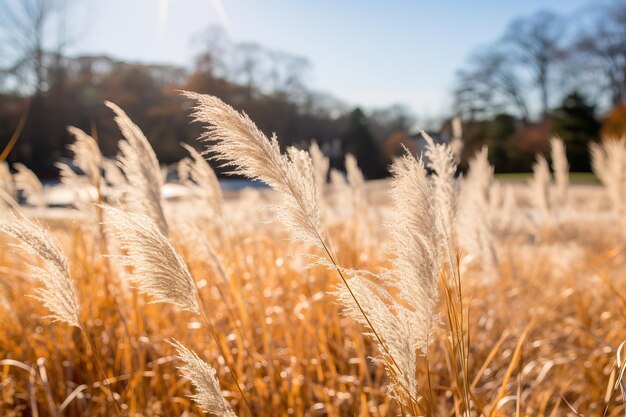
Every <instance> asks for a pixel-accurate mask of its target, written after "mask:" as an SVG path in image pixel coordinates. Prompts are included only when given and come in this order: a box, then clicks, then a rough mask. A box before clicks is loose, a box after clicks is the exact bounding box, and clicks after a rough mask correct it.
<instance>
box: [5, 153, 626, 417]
mask: <svg viewBox="0 0 626 417" xmlns="http://www.w3.org/2000/svg"><path fill="white" fill-rule="evenodd" d="M296 156H297V155H296V154H295V153H294V154H293V158H295V157H296ZM286 161H287V162H286ZM288 161H289V160H285V161H280V162H279V163H278V164H279V165H280V164H283V163H298V162H293V161H295V159H292V160H291V161H292V162H288ZM322 165H323V164H322ZM311 175H313V174H312V173H311ZM312 180H313V181H317V184H319V183H320V181H319V176H318V178H317V180H315V179H314V178H313V177H312ZM294 181H295V179H294ZM496 184H498V183H497V182H496ZM499 186H500V187H502V188H507V187H508V186H504V185H502V184H500V185H499ZM194 187H195V186H194ZM194 187H190V188H193V189H196V188H197V187H195V188H194ZM342 187H343V188H342V193H345V191H346V190H349V187H350V186H349V185H347V184H343V185H342ZM346 187H348V188H346ZM359 187H361V189H360V191H359V193H360V195H361V196H360V197H359V201H360V203H359V204H355V205H354V206H355V207H357V206H358V207H360V206H361V205H362V203H363V201H365V202H366V203H367V206H366V208H365V212H357V211H356V210H354V209H346V207H343V206H341V207H337V205H336V203H335V202H339V203H340V204H343V203H341V202H346V201H347V200H346V196H345V195H340V196H336V195H335V194H334V193H333V191H332V189H327V190H326V191H325V192H323V193H321V196H322V198H320V199H319V203H320V204H322V207H321V208H320V211H321V212H322V213H323V215H322V216H321V217H322V219H323V227H324V233H325V234H324V238H325V239H327V241H328V242H331V243H332V248H333V250H334V257H335V261H336V262H337V264H339V265H341V266H343V267H345V268H350V269H354V270H367V271H371V272H375V273H379V272H381V271H382V270H383V269H384V268H393V266H394V265H393V263H392V261H393V257H390V256H389V254H388V253H386V252H385V251H384V250H383V249H382V248H383V247H389V246H391V247H393V245H391V240H392V239H393V235H389V233H388V229H387V228H385V227H384V224H386V223H389V222H390V221H393V219H394V216H397V214H398V213H397V212H396V211H394V210H392V209H391V206H390V205H391V204H392V201H391V200H390V199H389V198H388V196H387V190H388V188H389V187H388V184H387V183H385V182H383V183H367V184H365V185H360V186H359ZM512 187H514V188H511V189H509V190H508V192H503V194H504V195H512V196H513V197H514V202H513V203H511V202H507V198H509V197H501V199H500V200H501V201H500V202H499V203H498V204H496V203H495V202H494V201H495V200H497V199H496V198H494V197H490V198H491V200H490V202H489V204H493V205H494V206H496V208H492V209H490V210H491V211H490V212H489V216H485V221H486V222H489V227H490V232H491V234H492V235H493V242H492V244H493V246H494V247H495V248H496V250H497V255H498V256H497V261H498V264H497V266H496V268H497V271H495V272H491V271H490V272H489V273H490V274H494V273H495V276H493V277H492V276H490V277H489V278H486V276H485V271H484V268H483V266H482V265H481V263H480V261H477V260H476V258H475V259H470V260H469V261H467V262H465V261H464V262H462V263H461V269H460V274H461V276H460V279H461V285H462V294H461V296H462V299H461V300H458V304H454V303H455V302H456V301H454V300H453V295H454V294H451V295H450V296H448V294H449V292H450V291H451V290H453V288H451V285H453V284H450V282H454V281H450V280H448V279H446V278H444V279H442V280H440V283H441V282H444V283H446V285H442V286H441V288H440V294H441V297H440V298H441V299H440V301H439V302H438V304H437V305H436V306H435V308H436V310H437V312H438V313H439V315H440V317H441V321H442V325H440V326H437V327H436V328H435V330H434V334H433V340H432V344H431V345H430V349H429V355H428V362H426V360H425V358H424V357H423V356H420V355H418V356H417V364H416V368H417V369H416V371H417V372H416V378H417V380H418V386H419V390H420V392H419V394H420V395H422V396H423V397H424V398H423V399H422V400H420V401H421V402H422V405H421V407H422V411H423V412H424V413H426V414H429V415H436V416H446V415H458V416H461V415H463V414H464V412H463V410H464V409H465V408H466V407H469V408H470V410H471V411H470V412H469V414H470V415H473V416H474V415H476V416H478V415H481V414H482V415H488V416H496V415H498V416H514V415H515V416H565V415H574V411H573V409H575V410H576V411H577V412H578V413H580V414H582V415H585V416H591V415H598V416H601V415H603V413H604V411H605V408H606V415H609V416H618V415H623V414H624V406H623V404H622V401H621V399H620V396H619V394H618V392H616V391H615V392H614V390H613V388H614V385H615V381H616V380H617V375H616V369H615V361H616V353H617V352H616V351H617V348H618V346H619V344H620V343H621V342H622V341H623V340H624V339H625V337H626V336H625V332H624V328H626V296H624V295H623V291H622V288H624V285H625V284H626V277H625V276H624V274H623V271H624V270H625V269H624V268H625V267H626V259H625V257H624V254H625V252H624V246H623V235H622V234H621V233H620V232H619V230H616V225H618V224H619V222H618V219H616V218H615V211H610V210H609V209H608V207H611V205H610V204H609V201H611V200H609V197H607V195H606V193H605V192H604V191H603V189H601V188H600V187H599V186H597V187H595V186H594V187H586V188H579V187H577V186H569V189H568V190H567V191H568V192H567V200H568V201H569V203H567V204H565V203H563V204H561V205H560V206H559V207H558V208H554V207H552V206H550V207H549V209H548V210H549V213H548V214H546V213H545V212H544V211H545V208H544V207H542V208H541V209H540V210H538V209H537V208H535V206H534V201H533V199H532V196H531V197H528V187H526V186H524V185H515V186H512ZM542 190H543V189H542ZM542 192H543V191H542ZM492 194H493V193H492ZM205 197H206V196H205V195H199V196H192V197H190V198H189V199H182V200H180V201H176V202H174V201H160V202H159V203H160V204H162V207H163V212H164V219H165V221H166V222H167V225H165V224H163V225H162V227H158V228H157V226H154V225H153V226H152V228H153V229H154V231H153V232H154V233H153V234H154V237H155V242H156V241H159V239H163V240H164V242H163V243H162V244H163V245H165V246H164V247H166V246H167V245H169V244H168V243H167V240H166V239H168V237H166V236H165V234H159V232H158V230H159V229H161V230H167V231H168V234H169V242H170V243H171V247H167V248H166V249H167V250H168V251H174V252H171V253H170V254H169V255H168V256H169V257H170V258H171V259H175V260H176V262H175V263H177V262H179V261H180V262H182V263H181V264H178V263H177V265H178V271H179V272H180V271H183V272H184V273H185V274H187V271H188V273H189V275H190V276H191V279H192V280H193V282H194V284H193V285H194V286H195V288H197V292H198V293H197V294H195V291H194V288H192V287H191V286H190V287H188V288H187V289H188V290H189V294H182V293H181V294H178V295H179V296H180V297H183V298H184V297H185V296H190V297H193V296H197V298H198V301H199V302H198V304H199V306H200V307H201V308H200V310H202V312H203V313H202V314H200V315H198V314H196V313H195V309H192V310H193V311H194V312H189V311H180V308H179V309H177V308H176V307H175V306H173V305H170V304H167V303H165V304H154V303H152V302H153V301H155V300H154V299H153V298H151V297H150V295H145V294H144V292H149V291H145V289H144V290H140V289H136V288H134V287H132V286H130V285H129V282H135V283H136V282H137V280H136V279H133V274H137V273H141V274H149V273H150V270H151V267H150V263H151V262H152V263H154V262H155V260H154V259H152V258H150V259H148V258H146V262H147V263H146V264H142V268H141V269H137V268H136V267H133V266H130V267H129V266H127V265H128V264H130V265H133V264H132V262H130V261H129V262H126V259H125V260H124V262H117V258H115V257H107V256H103V255H104V254H105V253H106V254H109V253H117V254H118V255H132V252H133V251H131V250H129V248H128V247H126V248H125V247H124V242H123V238H125V237H126V238H129V239H130V238H132V236H128V234H126V235H121V234H119V233H118V234H117V235H118V236H117V237H116V235H115V234H111V235H107V234H105V233H102V231H101V230H99V229H98V228H97V227H93V224H90V222H94V221H95V220H94V219H93V217H90V216H86V217H77V216H75V215H74V213H69V214H68V213H67V212H65V214H57V213H56V211H55V210H53V209H48V210H47V211H43V212H42V211H37V212H36V213H38V214H39V217H40V219H39V220H40V221H41V222H42V223H43V224H45V226H46V227H47V228H48V229H49V230H50V232H51V234H52V235H54V236H55V238H56V239H57V240H58V242H59V245H60V246H61V248H62V250H63V252H64V254H65V256H66V257H67V258H68V265H69V267H68V268H69V269H68V273H69V276H70V277H71V278H72V280H73V282H74V285H75V290H76V293H77V297H78V299H79V300H81V308H80V311H79V313H78V314H79V316H80V317H79V322H80V323H82V327H83V329H81V328H78V327H72V326H66V325H64V324H62V323H54V324H52V323H51V320H49V319H42V317H43V316H46V315H49V312H48V311H47V310H46V308H45V307H44V306H43V305H42V304H41V303H38V302H37V301H36V300H33V299H32V298H28V297H25V295H27V294H33V292H34V291H33V288H35V286H36V285H37V284H36V282H35V279H34V278H33V275H32V269H31V267H32V265H33V264H34V265H35V266H38V265H39V266H41V265H43V263H42V264H40V261H39V260H37V259H36V258H33V257H32V256H29V255H25V254H24V253H23V252H20V251H13V250H10V246H9V245H10V244H11V243H15V242H14V241H13V240H11V239H10V238H9V237H8V236H6V235H0V248H1V250H0V318H1V320H0V390H1V395H0V415H3V416H5V415H6V416H19V415H33V416H86V415H88V416H110V415H115V413H116V409H115V406H114V403H116V404H119V405H120V408H121V414H122V415H129V416H139V415H141V416H179V415H186V416H193V415H201V414H202V409H201V408H200V405H202V406H204V407H205V408H209V407H206V403H205V404H203V403H202V401H203V398H202V397H201V396H199V395H198V393H197V392H195V391H194V389H193V387H192V385H191V383H190V382H189V381H188V380H187V379H186V378H183V377H181V376H180V375H179V372H178V370H177V367H181V363H180V360H179V358H182V359H184V360H185V361H186V365H187V366H186V367H184V370H186V371H187V372H188V375H189V377H190V379H191V380H192V381H194V384H195V386H202V382H203V381H205V382H206V383H207V384H209V383H210V384H211V386H212V387H213V388H214V387H215V383H214V381H213V380H212V379H211V378H212V371H211V367H212V368H215V370H216V376H217V377H218V380H219V386H221V389H222V394H223V395H224V397H225V399H226V400H227V401H228V402H229V403H230V406H232V410H233V411H234V412H235V414H237V415H238V416H249V415H251V414H252V415H255V416H268V417H269V416H292V415H293V416H300V415H307V416H396V415H403V414H407V413H408V410H406V409H404V408H403V407H401V406H400V403H399V402H398V401H396V400H394V399H391V398H390V397H389V395H388V394H389V389H388V386H389V385H390V384H391V383H392V381H391V380H390V378H389V377H388V375H387V373H386V369H385V365H384V364H383V363H380V362H373V361H371V360H370V358H371V357H372V356H377V355H380V354H381V352H379V351H378V349H377V346H376V345H377V344H376V343H374V341H373V340H372V339H371V338H369V337H367V336H365V335H364V334H363V332H364V329H363V327H362V326H360V325H359V324H357V323H356V321H355V320H353V319H351V318H349V317H346V316H344V315H343V314H342V307H341V305H340V303H339V302H338V300H337V299H336V298H335V296H334V295H332V292H333V291H334V290H335V286H336V285H338V284H339V283H340V277H339V275H338V274H337V271H334V270H331V269H327V268H324V267H322V266H314V267H311V268H306V267H305V266H306V265H307V263H308V261H307V258H305V257H302V256H296V255H297V254H301V253H313V254H316V255H320V256H321V255H323V253H322V248H319V247H316V246H315V244H314V243H306V241H305V243H297V242H293V241H292V240H290V235H289V234H288V233H287V231H285V230H283V229H282V228H280V227H277V226H276V225H275V224H273V223H268V222H267V220H269V219H271V218H273V217H275V214H276V213H273V212H272V211H271V210H270V211H259V210H258V208H259V207H260V206H263V205H267V204H276V202H277V201H278V200H279V197H278V196H277V195H276V194H275V193H274V192H270V191H262V192H256V191H255V192H253V191H249V190H248V191H246V192H242V193H240V195H239V196H238V197H237V198H227V199H226V200H225V202H224V207H223V209H222V210H220V212H221V214H220V215H219V216H215V215H212V214H211V213H214V212H215V211H217V210H205V209H203V206H202V204H206V200H207V199H206V198H205ZM199 201H202V202H204V203H199ZM288 203H289V202H288ZM155 204H156V200H155ZM511 204H512V205H511ZM24 211H25V212H26V213H28V212H29V211H28V210H24ZM540 211H541V212H540ZM106 213H107V210H104V215H105V223H106ZM31 214H33V213H31ZM148 214H149V213H148ZM296 214H298V213H296ZM144 217H145V216H142V217H137V218H141V219H142V221H144V220H145V219H144ZM157 218H158V219H159V220H160V217H157ZM131 220H132V218H131ZM145 221H147V220H145ZM86 223H87V224H86ZM120 227H122V228H124V227H125V226H123V225H122V224H121V223H120ZM123 230H128V228H126V229H123ZM305 232H308V231H306V230H305ZM400 232H401V231H397V230H396V231H394V233H396V234H397V233H400ZM355 237H358V238H355ZM118 239H119V240H121V241H122V242H118V241H117V240H118ZM127 246H128V245H127ZM124 248H125V249H126V250H125V251H123V250H122V249H124ZM133 250H134V251H137V250H140V247H138V248H133ZM103 252H104V253H103ZM168 253H169V252H168ZM164 260H165V258H164ZM183 264H184V265H183ZM44 266H45V265H44ZM166 272H167V271H165V272H164V271H160V272H159V274H161V273H166ZM183 275H184V274H183ZM155 276H156V275H155ZM152 278H154V277H152ZM152 278H151V277H148V279H152ZM185 279H188V278H187V275H185ZM451 299H452V301H451ZM165 301H167V300H165ZM410 301H411V300H407V303H408V302H410ZM194 302H195V301H194ZM451 306H452V307H454V306H456V307H455V308H458V307H459V306H464V308H466V309H467V310H465V311H464V316H463V317H464V320H465V321H464V322H463V323H457V328H455V327H454V326H450V325H446V324H443V323H444V322H448V321H450V320H454V317H455V313H454V312H452V313H450V309H451V308H452V307H451ZM407 307H408V306H407ZM458 326H460V329H459V328H458ZM455 329H457V330H458V331H459V332H460V333H461V335H460V338H465V337H467V340H468V350H467V351H466V352H465V353H466V356H467V357H466V359H462V360H460V361H457V360H458V359H459V358H458V357H457V356H455V355H453V354H451V352H456V351H453V350H451V348H450V343H452V342H451V340H453V339H454V338H453V339H450V338H449V334H450V332H451V331H453V332H454V331H457V330H455ZM83 330H84V331H85V333H86V334H87V337H84V336H83V335H82V334H81V333H82V331H83ZM174 339H175V340H178V341H180V343H181V344H180V345H179V344H172V343H168V342H172V341H173V340H174ZM214 339H217V340H214ZM455 340H456V339H455ZM464 340H465V339H464ZM88 341H93V348H92V347H91V346H90V343H89V342H88ZM457 342H458V340H457ZM185 349H189V350H185ZM94 351H95V352H97V354H96V353H95V352H94ZM190 351H192V352H195V353H196V354H197V355H198V357H195V356H193V354H192V353H191V352H190ZM196 359H198V360H201V361H202V362H206V363H205V365H206V367H205V366H204V365H202V364H201V363H200V362H196V363H195V368H194V367H193V366H191V367H190V365H189V362H193V361H195V360H196ZM100 360H101V362H102V365H103V368H104V371H105V373H106V375H107V380H106V381H105V382H106V383H105V384H103V381H102V376H101V373H100V371H99V369H98V361H100ZM227 364H230V366H231V367H232V370H229V369H228V366H227ZM459 367H465V370H461V369H459ZM194 369H195V371H194ZM426 369H429V371H430V372H428V373H427V372H426ZM231 371H232V372H231ZM194 372H195V374H194ZM189 373H190V374H189ZM465 374H466V375H467V379H468V380H467V381H465V380H464V379H463V378H461V377H460V376H462V375H465ZM233 375H234V376H236V378H237V381H235V380H234V378H233ZM207 381H208V382H207ZM237 383H238V384H239V388H241V391H242V392H243V393H244V396H245V399H246V400H247V402H248V403H249V406H250V410H251V411H250V410H248V409H247V408H246V406H245V404H244V397H242V395H241V394H240V392H239V390H238V387H237ZM463 384H466V385H467V387H466V388H464V387H463V386H462V385H463ZM427 387H430V388H427ZM109 388H110V390H111V391H112V392H113V393H114V394H113V395H114V396H113V397H112V396H111V395H109V393H110V392H109ZM466 389H467V392H468V394H467V395H468V396H469V399H468V400H467V402H469V405H467V404H465V403H464V402H463V401H464V400H463V396H464V395H465V394H463V393H462V391H463V392H465V390H466ZM194 393H196V398H197V399H199V400H200V405H197V404H195V403H194V402H192V399H190V396H191V395H192V394H194ZM200 394H201V393H200ZM204 400H206V401H217V400H218V397H216V396H214V395H213V396H211V397H205V398H204ZM218 403H219V401H217V402H216V403H215V404H218ZM568 404H569V405H568ZM220 407H221V409H222V410H224V415H228V413H229V412H230V410H229V409H228V407H226V405H224V404H221V405H220Z"/></svg>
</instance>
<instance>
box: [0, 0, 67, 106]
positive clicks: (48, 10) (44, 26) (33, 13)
mask: <svg viewBox="0 0 626 417" xmlns="http://www.w3.org/2000/svg"><path fill="white" fill-rule="evenodd" d="M66 9H67V1H65V0H20V1H7V0H3V1H0V42H1V43H2V44H3V47H4V48H3V49H4V50H3V51H2V52H3V55H4V57H5V59H3V61H4V62H6V63H7V65H6V66H4V67H1V68H0V72H1V73H2V74H3V75H4V76H5V77H9V76H10V77H15V78H16V79H17V81H18V82H17V84H18V85H32V86H33V88H34V91H35V96H39V95H40V94H41V92H42V91H43V90H44V89H45V86H46V76H47V74H46V71H47V69H48V67H49V66H55V65H57V66H58V65H59V61H60V57H61V55H62V51H63V49H64V48H65V47H66V46H67V44H68V43H69V42H70V38H69V37H68V36H67V34H66V33H64V31H65V28H64V26H63V23H64V20H63V14H64V12H65V10H66ZM51 23H56V26H57V33H56V44H55V45H54V46H52V45H50V38H51V37H52V36H50V35H51V29H52V28H51V27H50V25H51ZM50 50H53V51H54V54H52V55H51V56H48V54H47V52H49V51H50Z"/></svg>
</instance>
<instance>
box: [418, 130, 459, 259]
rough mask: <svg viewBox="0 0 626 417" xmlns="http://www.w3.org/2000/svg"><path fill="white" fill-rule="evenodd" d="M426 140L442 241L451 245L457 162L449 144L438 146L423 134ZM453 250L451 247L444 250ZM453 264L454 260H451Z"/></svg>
mask: <svg viewBox="0 0 626 417" xmlns="http://www.w3.org/2000/svg"><path fill="white" fill-rule="evenodd" d="M422 136H423V137H424V139H426V145H427V146H426V152H425V153H424V156H426V158H427V160H428V168H430V169H431V170H432V172H433V175H432V177H431V178H432V184H433V186H432V188H433V192H434V196H435V204H436V205H437V212H438V213H439V214H440V216H441V218H440V220H441V221H440V222H438V223H440V226H439V229H440V235H441V237H442V239H443V240H444V242H445V241H448V242H450V243H451V239H452V236H453V228H452V227H453V225H454V221H455V218H456V205H457V201H456V200H457V197H458V190H457V184H456V179H455V174H456V168H457V167H456V162H455V156H454V153H453V152H452V149H451V148H450V147H449V146H448V145H447V144H445V143H444V144H436V143H435V142H434V141H433V139H432V138H431V137H430V136H429V135H428V134H427V133H426V132H422ZM444 249H445V250H451V249H452V248H451V247H446V248H444ZM450 261H451V262H452V260H451V259H450Z"/></svg>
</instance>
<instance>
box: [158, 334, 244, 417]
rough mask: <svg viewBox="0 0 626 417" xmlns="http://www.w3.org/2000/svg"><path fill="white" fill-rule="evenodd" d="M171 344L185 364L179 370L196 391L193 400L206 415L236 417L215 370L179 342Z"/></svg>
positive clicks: (175, 341)
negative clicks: (223, 393) (225, 397)
mask: <svg viewBox="0 0 626 417" xmlns="http://www.w3.org/2000/svg"><path fill="white" fill-rule="evenodd" d="M170 344H171V345H172V346H174V348H175V349H176V352H177V356H176V357H177V358H178V359H179V360H180V361H182V362H183V365H182V366H180V367H179V370H180V371H181V372H182V374H183V375H184V376H185V377H187V378H188V379H189V380H190V381H191V383H192V384H193V386H194V388H195V389H196V393H195V394H194V395H192V396H191V398H192V399H193V400H194V401H195V402H196V403H198V405H199V406H200V407H201V408H202V409H203V410H204V412H206V413H210V414H212V415H215V416H217V417H235V416H236V415H235V413H234V412H233V410H232V408H231V407H230V404H229V403H228V402H227V401H226V400H225V399H224V396H223V395H222V391H221V389H220V383H219V381H218V380H217V377H216V376H215V369H214V368H213V367H212V366H211V365H209V364H208V363H206V362H204V361H203V360H202V359H200V358H199V357H198V355H197V354H196V353H195V352H192V351H191V350H189V349H187V348H186V347H185V346H183V344H182V343H180V342H179V341H177V340H174V341H172V342H170Z"/></svg>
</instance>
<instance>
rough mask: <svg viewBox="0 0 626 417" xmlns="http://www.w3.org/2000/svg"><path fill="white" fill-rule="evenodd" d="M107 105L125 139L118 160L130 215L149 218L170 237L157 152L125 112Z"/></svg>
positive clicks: (120, 143)
mask: <svg viewBox="0 0 626 417" xmlns="http://www.w3.org/2000/svg"><path fill="white" fill-rule="evenodd" d="M105 104H106V105H107V106H108V107H109V108H110V109H111V110H113V112H114V113H115V122H116V123H117V126H118V127H119V129H120V131H121V132H122V135H123V136H124V140H121V141H120V142H119V145H118V146H119V149H120V154H119V155H118V157H117V160H118V164H119V166H120V168H121V170H122V172H123V173H124V175H125V176H126V181H127V189H126V190H125V191H126V194H127V195H126V198H125V199H124V201H125V204H126V206H127V207H128V209H129V210H130V211H132V212H134V213H140V214H143V215H145V216H148V217H149V218H150V219H152V221H153V222H154V223H155V224H156V225H157V227H158V228H159V230H160V231H161V233H163V234H164V235H167V232H168V229H167V222H166V220H165V215H164V214H163V208H162V206H161V188H162V187H163V175H162V174H161V169H160V167H159V161H158V160H157V157H156V155H155V153H154V150H153V149H152V146H150V142H148V139H146V137H145V136H144V134H143V132H142V131H141V129H139V127H138V126H137V125H136V124H135V123H133V121H132V120H130V118H129V117H128V116H127V115H126V113H124V111H123V110H122V109H120V108H119V107H118V106H117V105H115V104H113V103H111V102H109V101H107V102H105Z"/></svg>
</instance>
